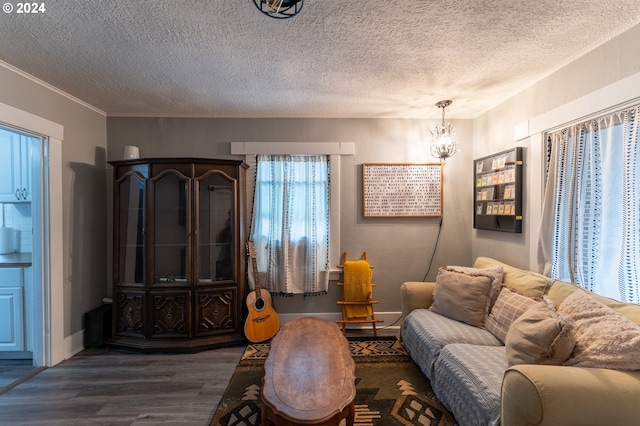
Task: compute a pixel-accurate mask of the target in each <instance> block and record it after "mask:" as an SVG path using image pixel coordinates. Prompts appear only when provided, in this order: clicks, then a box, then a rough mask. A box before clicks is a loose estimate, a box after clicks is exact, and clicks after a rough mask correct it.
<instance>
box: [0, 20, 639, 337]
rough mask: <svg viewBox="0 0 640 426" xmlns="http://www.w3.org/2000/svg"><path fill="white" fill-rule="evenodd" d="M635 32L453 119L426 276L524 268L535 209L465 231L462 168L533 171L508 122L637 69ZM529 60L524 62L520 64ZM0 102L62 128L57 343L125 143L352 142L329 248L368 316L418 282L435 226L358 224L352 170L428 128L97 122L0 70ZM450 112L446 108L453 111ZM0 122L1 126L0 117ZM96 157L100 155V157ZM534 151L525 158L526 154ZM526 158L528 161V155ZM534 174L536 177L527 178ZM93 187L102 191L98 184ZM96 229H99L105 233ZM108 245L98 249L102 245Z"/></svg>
mask: <svg viewBox="0 0 640 426" xmlns="http://www.w3.org/2000/svg"><path fill="white" fill-rule="evenodd" d="M639 43H640V26H636V27H634V28H632V29H631V30H629V31H628V32H626V33H625V34H623V35H621V36H619V37H617V38H615V39H613V40H611V41H610V42H608V43H606V44H605V45H603V46H602V47H599V48H597V49H595V50H594V51H592V52H591V53H589V54H587V55H585V56H584V57H581V58H579V59H577V60H576V61H575V62H573V63H571V64H569V65H568V66H566V67H564V68H562V69H560V70H559V71H557V72H556V73H554V74H552V75H550V76H549V77H547V78H545V79H543V80H541V81H540V82H539V83H537V84H535V85H533V86H532V87H529V88H527V89H525V90H523V92H521V93H520V94H518V95H517V96H515V97H513V98H511V99H509V100H507V101H505V102H503V103H502V104H500V105H498V106H497V107H496V108H494V109H492V110H490V111H488V112H487V113H485V114H483V115H481V116H480V117H478V118H477V119H475V120H473V121H471V120H458V121H455V120H454V121H453V124H454V126H455V127H456V131H457V134H458V137H459V140H460V142H461V152H460V153H459V154H457V155H456V156H454V157H453V158H451V159H450V160H449V161H448V162H447V165H446V166H445V184H444V200H445V205H444V213H445V214H444V218H443V225H442V235H441V238H440V244H439V247H438V250H437V252H436V256H435V260H434V264H433V268H432V270H431V272H430V273H429V276H428V277H427V279H434V277H435V274H436V273H437V268H438V267H439V266H443V265H446V264H465V265H468V264H470V263H471V262H472V261H473V259H474V258H475V257H476V256H479V255H487V256H492V257H496V258H498V259H501V260H503V261H505V262H508V263H512V264H514V265H518V266H521V267H527V266H528V265H529V259H530V257H531V254H532V253H531V251H532V248H531V247H533V246H534V244H533V242H534V240H535V239H536V238H537V229H533V228H532V226H531V224H532V223H535V220H532V219H533V218H534V217H535V215H537V212H538V211H539V208H540V200H539V198H538V196H537V195H536V198H535V199H531V198H527V199H526V201H525V212H526V216H525V222H524V232H523V234H519V235H512V234H503V233H495V232H490V231H476V230H473V229H472V221H471V219H472V209H473V203H472V194H471V188H472V182H471V180H472V160H473V158H478V157H481V156H484V155H488V154H491V153H492V152H497V151H501V150H504V149H508V148H511V147H513V146H516V145H524V146H527V147H528V148H529V151H528V160H531V159H537V160H538V161H537V162H536V163H535V164H534V163H533V162H531V161H528V162H527V164H526V169H525V170H526V173H527V176H531V175H533V176H537V175H539V174H540V173H539V170H540V168H541V167H542V166H541V164H540V161H539V155H538V154H535V152H537V151H535V150H539V149H540V147H539V146H533V147H531V146H530V144H531V140H530V139H525V140H524V141H521V142H519V143H516V142H514V137H513V129H514V126H516V125H517V124H519V123H522V122H525V121H527V120H529V119H531V118H533V117H535V116H538V115H541V114H543V113H546V112H548V111H551V110H553V109H554V108H556V107H559V106H561V105H563V104H566V103H567V102H571V101H573V100H575V99H577V98H579V97H581V96H584V95H586V94H588V93H591V92H593V91H594V90H597V89H600V88H602V87H605V86H607V85H608V84H611V83H614V82H616V81H618V80H620V79H622V78H624V77H627V76H630V75H632V74H635V73H638V72H640V49H637V46H638V44H639ZM533 60H535V58H532V61H533ZM0 102H2V103H5V104H8V105H11V106H14V107H16V108H19V109H21V110H24V111H27V112H30V113H32V114H35V115H38V116H41V117H44V118H46V119H48V120H51V121H54V122H57V123H59V124H62V125H64V129H65V137H64V141H63V145H62V156H63V171H62V178H63V193H62V195H61V196H62V199H63V204H64V236H65V237H64V248H63V256H64V278H65V281H64V303H65V308H66V309H65V336H70V335H72V334H74V333H77V332H79V331H81V329H82V327H83V324H82V315H83V314H84V312H86V311H87V310H89V309H91V308H93V307H95V306H97V305H99V304H100V300H101V298H102V297H103V296H104V295H105V294H107V293H109V290H108V289H109V286H110V284H109V283H110V279H108V277H109V276H110V269H111V268H110V239H111V227H110V225H109V221H110V209H111V196H110V194H111V192H110V188H111V186H110V185H111V183H110V181H109V179H108V177H109V169H108V168H106V166H105V157H106V158H108V159H109V160H112V159H120V158H121V157H122V152H123V149H124V146H125V145H137V146H139V147H140V150H141V154H142V155H143V156H147V157H151V156H157V157H168V156H202V157H226V156H230V146H229V143H230V142H234V141H259V142H282V141H284V142H301V143H304V142H317V141H320V142H354V143H355V146H356V154H355V156H353V157H344V159H343V161H342V167H341V177H342V189H341V198H342V203H343V204H342V211H341V222H342V229H341V244H340V245H341V250H342V251H347V252H348V253H350V254H353V255H354V256H355V255H357V254H359V253H361V252H362V251H363V250H366V251H367V252H368V253H369V260H370V261H371V263H372V264H374V265H375V270H374V281H375V282H376V283H377V284H378V287H377V288H376V294H375V295H376V297H377V298H378V299H380V301H381V303H380V306H379V308H378V310H379V311H388V312H395V311H398V310H399V309H400V307H399V298H398V288H399V286H400V284H401V283H402V282H403V281H405V280H422V278H423V277H424V275H425V273H426V269H427V265H428V262H429V258H430V256H431V253H432V250H433V247H434V243H435V239H436V236H437V232H438V227H439V223H440V222H439V220H438V219H434V218H425V219H364V218H363V217H362V213H361V205H360V199H359V197H360V195H361V193H360V165H361V164H362V163H363V162H389V161H396V162H425V161H431V160H432V159H431V158H429V156H428V155H427V150H426V146H425V144H424V142H423V141H424V140H425V139H426V134H427V131H428V129H430V128H432V127H433V126H434V125H435V124H436V123H435V121H434V120H402V119H171V118H118V117H112V118H109V119H105V118H104V116H103V115H101V114H100V113H98V112H96V111H94V110H92V109H90V108H86V107H85V106H82V105H80V104H78V103H76V102H73V101H71V100H69V99H67V98H66V97H64V96H61V95H59V94H57V93H56V92H55V91H52V90H49V89H47V88H45V87H42V86H41V85H39V84H36V83H34V82H32V81H30V80H29V79H26V78H24V77H22V76H21V75H18V74H16V73H14V72H12V71H9V70H7V69H5V68H2V67H0ZM454 107H455V104H454ZM0 121H1V118H0ZM105 152H106V154H105ZM532 153H534V154H535V155H532ZM529 157H530V158H529ZM534 168H536V170H537V171H536V173H531V171H533V170H534ZM105 181H107V182H108V183H107V184H106V185H105ZM534 186H538V187H539V186H540V184H539V180H538V179H527V180H525V194H540V193H541V191H540V188H536V187H534ZM105 229H107V231H106V232H105ZM107 247H108V248H107ZM337 299H338V293H337V291H336V290H335V288H333V287H332V292H331V294H330V295H329V296H326V297H317V298H309V299H307V300H306V301H305V300H302V298H294V299H291V300H282V299H279V300H278V303H279V306H278V309H279V310H281V311H284V312H329V311H331V310H333V311H337V309H336V307H335V300H337Z"/></svg>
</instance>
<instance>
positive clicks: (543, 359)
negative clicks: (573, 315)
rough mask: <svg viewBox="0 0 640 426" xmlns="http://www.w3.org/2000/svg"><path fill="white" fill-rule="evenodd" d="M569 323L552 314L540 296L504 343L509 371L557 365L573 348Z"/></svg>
mask: <svg viewBox="0 0 640 426" xmlns="http://www.w3.org/2000/svg"><path fill="white" fill-rule="evenodd" d="M571 324H572V323H571V320H570V319H568V318H567V317H565V316H563V315H559V314H558V313H557V312H556V309H555V306H554V305H553V303H552V302H551V300H549V298H548V297H546V296H544V300H542V301H540V302H536V303H535V304H534V305H533V306H531V307H530V308H529V309H527V310H526V312H524V313H523V314H522V315H520V317H519V318H518V319H516V320H515V321H514V322H513V324H511V327H510V328H509V331H508V332H507V337H506V339H505V346H506V348H505V350H506V355H507V363H508V364H509V367H511V366H513V365H517V364H549V365H561V364H562V363H564V362H565V361H566V360H567V359H568V358H569V357H570V356H571V352H572V351H573V347H574V345H575V340H574V338H573V334H572V333H571Z"/></svg>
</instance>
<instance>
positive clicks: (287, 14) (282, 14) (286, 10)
mask: <svg viewBox="0 0 640 426" xmlns="http://www.w3.org/2000/svg"><path fill="white" fill-rule="evenodd" d="M303 2H304V0H253V4H255V5H256V7H257V8H258V10H259V11H260V12H262V13H264V14H265V15H267V16H269V17H271V18H276V19H287V18H291V17H293V16H296V15H297V14H298V13H299V12H300V11H301V10H302V5H303Z"/></svg>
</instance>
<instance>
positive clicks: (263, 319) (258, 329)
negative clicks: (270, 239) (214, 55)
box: [244, 241, 280, 343]
mask: <svg viewBox="0 0 640 426" xmlns="http://www.w3.org/2000/svg"><path fill="white" fill-rule="evenodd" d="M247 253H248V254H249V257H250V258H251V261H252V262H251V263H252V265H253V280H254V282H255V290H253V291H252V292H251V293H249V294H248V295H247V308H249V315H247V319H246V321H245V322H244V334H245V336H246V337H247V339H249V341H251V342H253V343H258V342H263V341H265V340H269V339H271V338H272V337H273V336H275V335H276V333H277V332H278V329H279V328H280V318H278V314H277V313H276V311H275V309H273V302H272V300H271V293H269V291H268V290H264V289H262V288H261V287H260V279H259V278H258V265H256V250H255V247H254V246H253V241H247Z"/></svg>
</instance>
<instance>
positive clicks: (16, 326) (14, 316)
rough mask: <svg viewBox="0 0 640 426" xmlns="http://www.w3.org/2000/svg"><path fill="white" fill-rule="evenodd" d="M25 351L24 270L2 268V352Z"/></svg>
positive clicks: (0, 284)
mask: <svg viewBox="0 0 640 426" xmlns="http://www.w3.org/2000/svg"><path fill="white" fill-rule="evenodd" d="M23 350H25V333H24V269H23V268H0V351H23Z"/></svg>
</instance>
